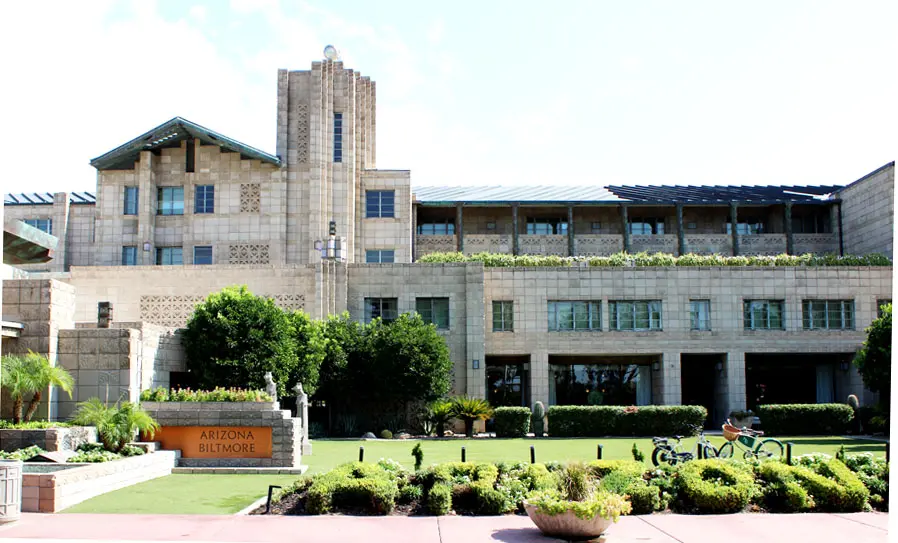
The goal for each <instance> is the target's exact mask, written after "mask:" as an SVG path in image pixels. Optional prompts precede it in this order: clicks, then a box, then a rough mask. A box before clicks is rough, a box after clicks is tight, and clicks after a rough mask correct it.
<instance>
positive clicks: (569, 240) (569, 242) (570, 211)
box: [567, 206, 577, 256]
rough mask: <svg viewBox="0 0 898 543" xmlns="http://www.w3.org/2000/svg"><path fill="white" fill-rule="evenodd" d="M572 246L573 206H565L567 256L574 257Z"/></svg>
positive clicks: (574, 252) (573, 246)
mask: <svg viewBox="0 0 898 543" xmlns="http://www.w3.org/2000/svg"><path fill="white" fill-rule="evenodd" d="M575 248H576V247H575V245H574V206H567V255H568V256H575V255H576V254H577V253H576V251H575Z"/></svg>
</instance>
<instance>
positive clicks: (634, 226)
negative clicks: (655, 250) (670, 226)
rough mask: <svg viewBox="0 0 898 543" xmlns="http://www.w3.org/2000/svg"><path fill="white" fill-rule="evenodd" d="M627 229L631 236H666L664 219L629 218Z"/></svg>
mask: <svg viewBox="0 0 898 543" xmlns="http://www.w3.org/2000/svg"><path fill="white" fill-rule="evenodd" d="M627 229H628V230H629V232H630V233H631V234H635V235H643V236H652V235H654V236H660V235H662V234H664V218H663V217H629V218H628V219H627Z"/></svg>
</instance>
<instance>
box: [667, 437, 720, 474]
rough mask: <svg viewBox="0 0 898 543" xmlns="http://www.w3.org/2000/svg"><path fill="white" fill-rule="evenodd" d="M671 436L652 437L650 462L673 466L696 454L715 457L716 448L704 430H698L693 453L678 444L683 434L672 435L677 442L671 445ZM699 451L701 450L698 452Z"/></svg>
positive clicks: (688, 459)
mask: <svg viewBox="0 0 898 543" xmlns="http://www.w3.org/2000/svg"><path fill="white" fill-rule="evenodd" d="M670 439H671V438H667V437H653V438H652V444H653V445H655V450H653V451H652V464H654V465H656V466H659V465H661V464H670V465H671V466H675V465H677V464H678V463H680V462H688V461H690V460H692V459H694V458H695V457H696V456H697V455H698V456H699V457H700V458H717V449H715V448H714V445H712V444H711V442H710V441H708V439H707V438H706V437H705V433H704V432H699V434H698V441H696V443H695V454H693V453H692V451H684V450H683V448H682V446H681V445H680V441H681V440H682V439H683V436H673V439H675V440H676V441H677V442H676V443H675V444H673V445H671V443H670V441H669V440H670ZM700 451H701V452H700Z"/></svg>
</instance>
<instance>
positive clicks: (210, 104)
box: [0, 0, 898, 192]
mask: <svg viewBox="0 0 898 543" xmlns="http://www.w3.org/2000/svg"><path fill="white" fill-rule="evenodd" d="M896 15H898V2H894V1H881V2H873V1H869V2H868V1H857V2H853V1H852V2H846V1H837V2H825V1H821V0H812V1H807V2H799V1H792V0H787V1H782V0H779V1H759V2H722V1H720V0H714V1H709V2H693V1H687V0H682V1H677V2H673V1H669V0H668V1H658V2H648V1H627V2H624V1H603V2H599V1H585V2H573V1H555V2H545V1H544V2H523V1H517V2H515V1H510V2H499V1H495V0H491V1H489V2H484V1H476V2H475V1H465V0H457V1H455V2H422V1H420V0H419V1H409V2H393V1H386V0H385V1H378V2H372V1H352V2H350V1H340V0H334V1H331V2H288V1H281V2H279V1H277V0H265V1H252V0H231V1H230V2H226V1H208V2H194V3H191V2H187V1H159V2H150V1H144V0H141V1H139V2H112V1H103V2H100V1H84V2H73V1H65V2H36V1H29V2H26V1H4V2H2V3H0V51H3V56H2V58H3V60H2V72H0V73H2V85H0V97H2V100H0V120H2V125H3V126H2V130H0V149H2V153H3V158H4V160H3V164H4V167H3V171H2V174H0V184H2V189H3V191H4V192H20V191H49V192H53V191H70V190H89V191H93V190H94V188H95V186H96V172H95V170H94V169H93V168H91V167H90V166H89V165H88V162H89V160H90V159H91V158H94V157H96V156H99V155H101V154H103V153H105V152H107V151H109V150H111V149H113V148H114V147H116V146H118V145H121V144H122V143H124V142H126V141H128V140H130V139H132V138H134V137H137V136H138V135H140V134H142V133H143V132H145V131H147V130H149V129H151V128H152V127H154V126H156V125H158V124H161V123H163V122H164V121H166V120H168V119H170V118H172V117H175V116H181V117H184V118H186V119H189V120H191V121H194V122H196V123H199V124H201V125H204V126H207V127H209V128H211V129H213V130H216V131H219V132H222V133H224V134H225V135H227V136H229V137H231V138H234V139H237V140H239V141H242V142H244V143H247V144H249V145H252V146H255V147H259V148H261V149H262V150H265V151H268V152H271V153H274V152H275V136H276V134H275V122H276V118H275V112H276V104H277V88H276V76H277V69H278V68H289V69H293V70H297V69H308V68H309V66H310V63H311V62H312V61H314V60H320V59H321V57H322V53H321V51H322V49H323V47H324V45H326V44H328V43H332V44H334V45H335V46H337V47H338V48H339V49H340V50H341V52H342V55H343V60H344V63H345V65H346V67H349V68H353V69H355V70H357V71H360V72H361V73H362V74H363V75H368V76H370V77H371V78H372V79H374V80H375V81H377V107H378V111H377V130H378V132H377V166H378V167H380V168H389V169H410V170H411V175H412V183H413V185H484V184H489V185H532V184H555V185H558V184H599V185H609V184H634V183H663V184H786V183H788V184H845V183H848V182H851V181H852V180H854V179H857V178H858V177H861V176H862V175H864V174H866V173H868V172H869V171H871V170H874V169H876V168H878V167H879V166H881V165H883V164H885V163H887V162H889V161H891V160H894V158H895V156H894V154H895V150H896V148H898V145H896V143H898V141H896V132H895V127H896V121H898V115H896V98H898V78H896V70H895V67H896V60H898V59H896V52H898V48H896V44H898V37H896V32H895V27H894V21H895V20H896Z"/></svg>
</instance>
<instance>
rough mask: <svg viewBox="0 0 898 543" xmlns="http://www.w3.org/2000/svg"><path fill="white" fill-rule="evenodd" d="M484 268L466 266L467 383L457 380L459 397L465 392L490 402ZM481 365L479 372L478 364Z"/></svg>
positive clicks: (465, 361) (465, 371) (478, 265)
mask: <svg viewBox="0 0 898 543" xmlns="http://www.w3.org/2000/svg"><path fill="white" fill-rule="evenodd" d="M484 304H485V302H484V278H483V264H481V263H479V262H474V263H468V264H465V299H464V308H465V350H464V357H465V359H464V366H463V375H464V382H461V383H460V382H459V380H458V379H456V382H455V383H454V385H455V386H454V388H455V391H456V393H461V392H462V391H464V393H465V394H467V395H468V396H471V397H472V398H483V399H486V356H485V350H484V345H485V337H484V333H485V326H486V311H485V309H486V308H485V307H484ZM475 360H476V361H477V366H478V367H477V368H475V367H474V361H475Z"/></svg>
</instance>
